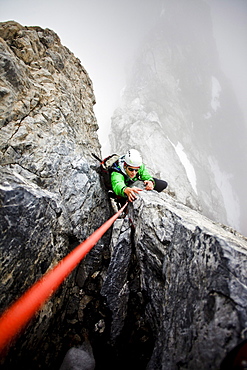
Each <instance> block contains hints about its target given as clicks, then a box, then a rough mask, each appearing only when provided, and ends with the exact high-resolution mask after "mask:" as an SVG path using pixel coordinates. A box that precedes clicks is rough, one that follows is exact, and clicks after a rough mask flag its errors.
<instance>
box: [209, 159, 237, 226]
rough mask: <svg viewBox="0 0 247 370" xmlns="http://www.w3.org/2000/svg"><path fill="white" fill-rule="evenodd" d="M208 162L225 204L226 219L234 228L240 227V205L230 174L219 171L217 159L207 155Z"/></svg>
mask: <svg viewBox="0 0 247 370" xmlns="http://www.w3.org/2000/svg"><path fill="white" fill-rule="evenodd" d="M209 163H210V166H211V168H212V171H213V173H214V178H215V182H216V184H217V186H218V188H219V189H220V191H221V193H222V197H223V201H224V205H225V210H226V215H227V221H228V223H229V225H231V226H233V227H234V228H235V229H236V230H239V229H240V206H239V200H238V199H237V196H236V195H235V194H234V192H233V189H232V186H231V184H230V181H229V180H230V178H231V175H230V174H228V173H226V172H223V171H221V169H220V167H219V164H218V163H217V161H216V160H215V159H214V158H212V157H209Z"/></svg>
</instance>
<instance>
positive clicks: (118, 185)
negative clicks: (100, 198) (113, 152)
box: [111, 172, 126, 197]
mask: <svg viewBox="0 0 247 370" xmlns="http://www.w3.org/2000/svg"><path fill="white" fill-rule="evenodd" d="M111 185H112V190H113V191H114V193H115V194H117V195H120V196H121V197H126V195H125V194H124V192H123V191H124V189H125V188H126V184H125V181H124V176H123V175H122V174H121V173H119V172H112V174H111Z"/></svg>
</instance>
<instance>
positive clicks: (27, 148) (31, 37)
mask: <svg viewBox="0 0 247 370" xmlns="http://www.w3.org/2000/svg"><path fill="white" fill-rule="evenodd" d="M0 58H1V59H0V73H1V82H0V99H1V102H0V103H1V105H0V130H1V135H0V165H1V167H0V178H1V185H0V199H1V209H0V213H1V215H0V217H1V222H0V230H1V239H0V244H1V284H0V290H1V294H0V297H1V298H0V308H1V312H2V311H3V310H4V309H5V308H6V307H8V306H9V304H10V303H11V302H13V301H14V300H16V299H17V298H18V297H19V296H20V295H21V294H22V293H23V292H25V291H26V290H27V288H28V287H29V286H31V285H32V283H34V282H35V281H36V280H38V278H40V277H41V276H42V274H44V273H45V272H46V271H47V270H48V269H49V268H50V267H52V266H54V264H55V263H57V262H58V261H59V260H61V258H62V257H63V256H65V255H66V254H68V253H69V252H70V251H71V249H72V248H73V247H75V246H76V245H77V244H79V242H80V241H82V240H84V239H85V238H87V237H88V236H89V235H90V234H91V233H92V231H94V230H95V229H96V228H97V227H99V226H100V225H101V224H102V223H103V222H104V221H105V220H106V219H107V218H108V217H109V207H108V202H106V197H105V193H104V192H103V191H102V187H101V182H100V178H99V175H98V173H97V172H96V171H95V167H94V165H95V160H93V158H92V156H91V152H92V151H93V152H94V153H95V154H97V155H98V156H100V144H99V142H98V137H97V129H98V126H97V123H96V118H95V116H94V112H93V105H94V104H95V97H94V93H93V88H92V83H91V80H90V78H89V76H88V74H87V72H86V71H85V70H84V68H83V67H82V66H81V64H80V61H79V60H78V59H77V58H75V56H74V55H73V54H72V53H71V52H70V51H69V50H68V49H67V48H66V47H64V46H62V45H61V43H60V40H59V37H58V36H57V35H56V34H55V33H54V32H53V31H51V30H48V29H45V30H43V29H41V28H39V27H23V26H21V25H20V24H18V23H16V22H6V23H1V25H0ZM108 244H109V243H108V242H107V245H108ZM97 248H98V249H99V253H100V256H101V258H102V255H103V254H102V250H103V249H104V241H103V239H102V241H101V242H100V244H99V245H98V246H97V247H96V249H95V250H97ZM93 253H94V254H95V252H93ZM93 253H92V256H93ZM98 264H99V262H98V261H97V262H95V260H94V258H93V257H91V260H90V263H89V267H87V266H88V265H87V262H83V264H82V266H84V267H81V268H83V269H84V271H86V276H88V271H91V270H92V268H93V267H94V266H95V265H98ZM92 273H93V272H92ZM75 275H76V271H75V272H74V273H73V274H72V275H71V277H70V278H69V279H68V280H67V281H66V283H64V285H63V286H62V287H61V288H60V289H59V292H58V293H57V295H55V296H54V298H53V299H52V300H50V301H49V302H48V303H47V305H46V306H44V308H43V309H42V311H41V313H40V315H39V316H38V317H37V319H36V320H34V322H33V325H32V326H31V327H30V328H29V329H28V330H27V331H26V332H25V333H24V334H23V336H22V337H21V339H20V341H19V342H18V343H17V344H16V347H14V348H13V350H12V352H10V355H9V358H10V359H9V361H10V364H9V362H6V367H7V368H10V367H11V368H14V366H15V364H20V363H22V362H23V363H24V364H25V366H26V368H28V366H30V368H34V367H36V368H38V367H37V366H38V365H37V363H39V367H42V364H43V366H44V367H45V368H47V366H48V364H49V365H50V366H51V368H54V367H53V365H52V362H53V361H54V360H55V359H56V358H57V355H58V352H59V350H61V348H62V347H63V346H64V343H65V342H67V345H68V343H69V341H71V340H72V338H73V336H75V335H76V334H78V333H79V334H78V335H79V339H77V342H79V343H80V340H81V339H82V337H83V335H82V334H83V333H82V331H81V328H80V330H79V332H78V331H76V329H73V328H75V325H76V324H77V323H78V322H79V321H82V320H83V309H84V308H85V307H86V306H87V304H88V303H89V302H91V305H92V302H93V297H92V296H90V298H89V296H87V295H86V294H85V292H84V291H83V290H82V288H79V285H78V284H80V282H79V283H78V284H76V283H75ZM81 280H82V275H80V281H81ZM89 291H90V289H89V290H88V293H89ZM79 292H80V293H79ZM73 302H74V305H73ZM78 306H80V314H79V318H78V314H76V315H74V316H73V315H72V313H73V312H74V311H75V312H76V313H77V311H78ZM75 307H76V308H75ZM71 316H73V320H74V326H73V325H72V326H70V327H69V328H68V326H66V325H67V324H68V323H69V321H71V320H72V319H71ZM75 316H76V318H75ZM65 317H66V319H65ZM62 322H63V329H61V323H62ZM66 323H67V324H66ZM66 330H67V331H68V332H69V333H70V334H69V335H67V338H66V339H64V336H65V333H66ZM59 332H60V334H59ZM76 344H77V343H76ZM54 346H55V349H54ZM39 351H40V353H38V352H39ZM42 352H43V353H45V355H44V354H43V355H42ZM21 361H22V362H21ZM25 361H26V362H25ZM35 361H36V362H35ZM35 364H36V365H35ZM16 366H18V365H16Z"/></svg>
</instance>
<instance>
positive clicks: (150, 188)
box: [144, 180, 154, 190]
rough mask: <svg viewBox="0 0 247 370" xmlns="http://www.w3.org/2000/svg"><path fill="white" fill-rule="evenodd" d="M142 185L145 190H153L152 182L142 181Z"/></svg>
mask: <svg viewBox="0 0 247 370" xmlns="http://www.w3.org/2000/svg"><path fill="white" fill-rule="evenodd" d="M144 184H145V185H146V187H145V189H146V190H153V188H154V184H153V182H152V181H148V180H146V181H144Z"/></svg>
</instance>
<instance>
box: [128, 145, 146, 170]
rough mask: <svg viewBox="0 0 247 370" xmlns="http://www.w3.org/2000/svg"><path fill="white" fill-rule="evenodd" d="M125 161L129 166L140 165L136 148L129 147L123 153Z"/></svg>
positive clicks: (139, 156)
mask: <svg viewBox="0 0 247 370" xmlns="http://www.w3.org/2000/svg"><path fill="white" fill-rule="evenodd" d="M125 162H126V163H127V164H128V165H129V166H133V167H140V166H141V165H142V157H141V154H140V153H139V152H138V150H135V149H130V150H128V152H127V153H126V154H125Z"/></svg>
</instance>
